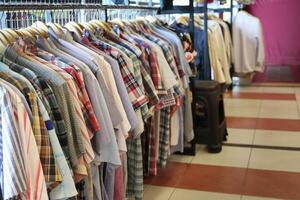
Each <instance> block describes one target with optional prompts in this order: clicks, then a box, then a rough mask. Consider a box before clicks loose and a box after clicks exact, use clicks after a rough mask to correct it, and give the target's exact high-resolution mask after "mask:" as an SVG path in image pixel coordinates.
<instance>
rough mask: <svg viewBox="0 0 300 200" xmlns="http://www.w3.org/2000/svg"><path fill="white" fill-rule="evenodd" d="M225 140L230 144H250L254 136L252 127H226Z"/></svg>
mask: <svg viewBox="0 0 300 200" xmlns="http://www.w3.org/2000/svg"><path fill="white" fill-rule="evenodd" d="M227 131H228V136H227V142H226V143H231V144H252V143H253V137H254V130H253V129H235V128H227Z"/></svg>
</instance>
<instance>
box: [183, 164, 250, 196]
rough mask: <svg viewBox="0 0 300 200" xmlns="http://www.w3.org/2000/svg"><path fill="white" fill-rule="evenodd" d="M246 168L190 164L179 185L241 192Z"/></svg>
mask: <svg viewBox="0 0 300 200" xmlns="http://www.w3.org/2000/svg"><path fill="white" fill-rule="evenodd" d="M246 170H247V169H243V168H235V167H221V166H210V165H196V164H191V165H189V166H188V168H187V171H186V173H185V174H184V176H183V177H182V179H181V180H180V182H179V184H178V185H177V187H178V188H184V189H193V190H202V191H210V192H222V193H230V194H241V193H242V185H243V180H244V178H245V175H246Z"/></svg>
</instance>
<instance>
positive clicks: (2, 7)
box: [0, 1, 157, 28]
mask: <svg viewBox="0 0 300 200" xmlns="http://www.w3.org/2000/svg"><path fill="white" fill-rule="evenodd" d="M84 10H88V11H89V12H88V13H86V14H89V15H97V17H99V16H100V17H101V19H102V20H104V21H108V20H109V18H110V16H109V12H110V11H114V10H133V11H137V10H140V11H143V12H145V13H147V12H152V11H153V13H155V12H156V11H157V8H156V7H146V6H130V5H129V6H126V5H100V4H95V3H93V4H91V3H86V4H83V3H77V1H76V2H75V3H74V2H73V3H60V4H58V3H44V2H38V3H32V2H31V3H30V2H27V1H26V2H24V4H23V3H14V2H10V3H0V21H1V22H0V24H1V23H2V19H3V17H4V14H9V17H10V19H9V20H7V22H6V23H5V24H4V27H7V26H8V24H9V23H11V22H10V21H12V24H17V25H16V26H14V27H11V26H8V28H20V27H19V23H20V24H21V25H20V26H21V28H24V27H26V26H30V25H31V24H30V23H29V22H26V20H28V21H30V20H31V21H36V20H40V21H47V20H45V17H46V16H45V15H47V16H48V17H49V16H50V17H51V16H52V17H51V19H52V18H58V21H59V22H62V24H64V23H65V22H66V21H70V20H73V21H77V20H76V19H78V18H81V17H82V15H83V13H82V12H80V11H84ZM32 11H34V12H36V14H35V18H33V16H32V15H31V14H29V13H30V12H32ZM75 11H76V12H75ZM78 11H79V12H78ZM90 11H93V12H90ZM45 12H48V13H47V14H45ZM55 13H58V14H56V16H53V15H54V14H55ZM122 14H124V13H122ZM65 15H67V17H66V16H65ZM29 16H30V17H29ZM100 17H99V18H100ZM115 17H119V16H115ZM28 18H32V19H28ZM66 18H69V19H66ZM23 24H25V25H23Z"/></svg>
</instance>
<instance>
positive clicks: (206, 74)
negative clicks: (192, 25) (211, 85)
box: [203, 0, 211, 80]
mask: <svg viewBox="0 0 300 200" xmlns="http://www.w3.org/2000/svg"><path fill="white" fill-rule="evenodd" d="M203 11H204V58H203V69H204V70H203V73H204V79H205V80H211V68H210V65H209V55H208V23H207V21H208V16H207V0H204V8H203Z"/></svg>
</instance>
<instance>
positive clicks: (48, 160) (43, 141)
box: [0, 64, 62, 187]
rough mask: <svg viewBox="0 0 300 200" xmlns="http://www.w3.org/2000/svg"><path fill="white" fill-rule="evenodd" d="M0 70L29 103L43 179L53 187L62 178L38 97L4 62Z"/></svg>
mask: <svg viewBox="0 0 300 200" xmlns="http://www.w3.org/2000/svg"><path fill="white" fill-rule="evenodd" d="M0 70H1V72H0V77H1V78H2V79H4V80H6V81H8V82H10V83H11V84H13V85H14V86H16V87H17V88H18V89H19V90H20V91H21V92H22V93H23V94H24V96H25V97H26V99H27V102H28V104H29V105H30V108H31V111H32V116H33V131H34V136H35V140H36V143H37V147H38V150H39V153H40V160H41V163H42V167H43V171H44V175H45V179H46V181H47V183H48V184H49V185H52V184H53V185H52V186H51V187H54V186H55V185H57V184H58V183H59V182H60V181H61V180H62V179H61V175H60V173H59V170H58V166H57V163H56V162H55V158H54V155H53V151H52V148H51V145H50V141H49V136H48V133H47V129H46V125H45V121H44V119H43V117H42V113H41V110H40V109H39V108H40V107H39V104H38V97H37V95H36V93H35V91H34V89H33V87H32V86H31V85H30V83H29V82H26V81H27V80H26V79H25V78H24V77H21V75H19V74H16V73H14V72H13V71H11V70H10V69H9V68H8V66H6V65H4V64H2V65H1V68H0ZM30 86H31V87H30Z"/></svg>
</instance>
